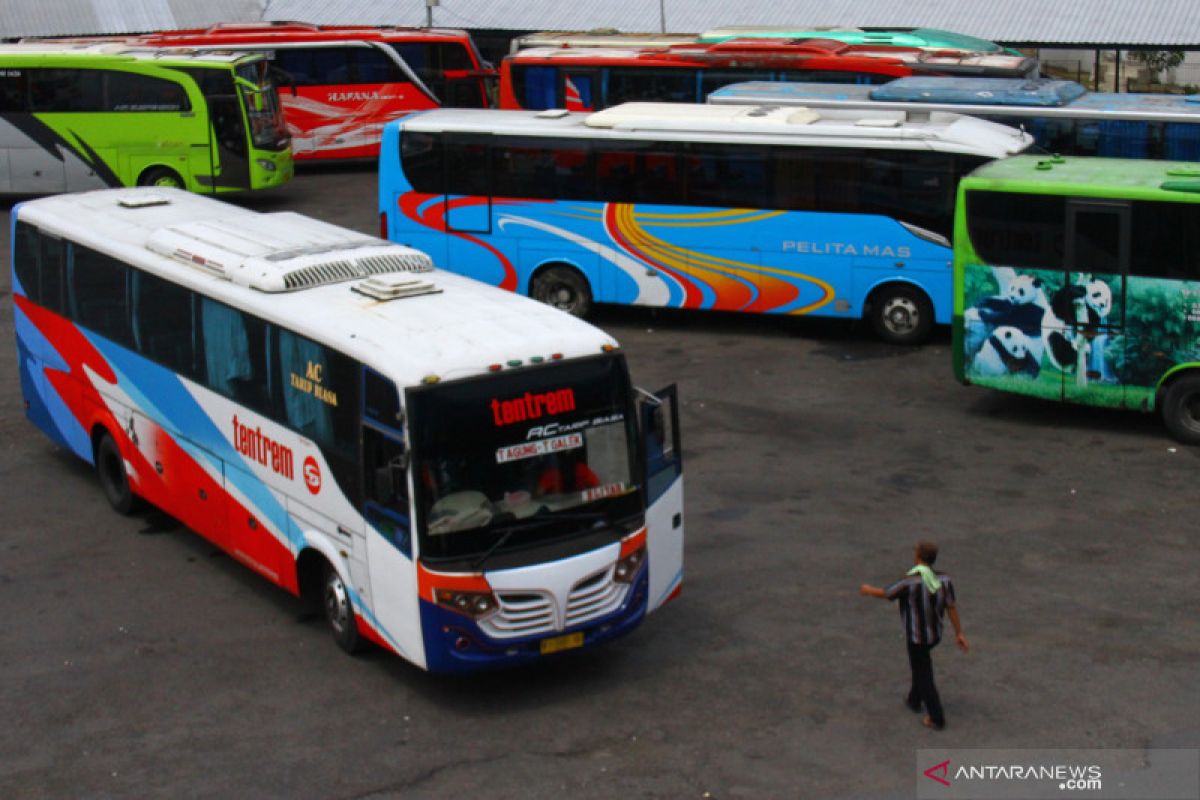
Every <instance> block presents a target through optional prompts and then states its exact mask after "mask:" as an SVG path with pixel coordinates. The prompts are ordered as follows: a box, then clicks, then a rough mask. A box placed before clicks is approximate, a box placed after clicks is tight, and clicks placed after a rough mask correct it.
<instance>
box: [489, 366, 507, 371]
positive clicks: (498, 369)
mask: <svg viewBox="0 0 1200 800" xmlns="http://www.w3.org/2000/svg"><path fill="white" fill-rule="evenodd" d="M502 369H504V365H503V364H489V365H488V372H499V371H500V370H502Z"/></svg>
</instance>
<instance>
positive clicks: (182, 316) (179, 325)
mask: <svg viewBox="0 0 1200 800" xmlns="http://www.w3.org/2000/svg"><path fill="white" fill-rule="evenodd" d="M132 294H133V337H134V341H135V342H136V344H137V349H138V352H139V353H141V354H142V355H144V356H146V357H147V358H149V359H151V360H153V361H156V362H157V363H159V364H162V365H163V366H164V367H166V368H168V369H170V370H172V371H174V372H177V373H179V374H180V375H183V376H185V377H189V378H195V377H197V375H196V347H195V326H194V325H193V324H192V304H193V302H194V296H193V295H192V292H191V291H190V290H189V289H187V288H185V287H183V286H180V285H179V284H176V283H171V282H170V281H167V280H163V279H162V278H160V277H158V276H157V275H150V274H149V273H146V272H142V271H141V270H134V272H133V287H132Z"/></svg>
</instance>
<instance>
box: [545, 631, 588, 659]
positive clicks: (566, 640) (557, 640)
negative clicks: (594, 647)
mask: <svg viewBox="0 0 1200 800" xmlns="http://www.w3.org/2000/svg"><path fill="white" fill-rule="evenodd" d="M573 647H583V631H578V632H576V633H568V634H567V635H566V636H555V637H554V638H552V639H542V642H541V648H542V655H548V654H550V653H557V652H559V651H561V650H570V649H571V648H573Z"/></svg>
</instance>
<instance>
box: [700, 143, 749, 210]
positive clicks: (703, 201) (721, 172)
mask: <svg viewBox="0 0 1200 800" xmlns="http://www.w3.org/2000/svg"><path fill="white" fill-rule="evenodd" d="M769 153H770V148H769V147H767V146H765V145H762V146H758V145H751V146H740V147H739V146H735V145H724V144H709V143H690V144H688V145H687V147H686V148H685V150H684V155H683V169H684V173H685V174H686V178H685V187H686V191H685V195H684V203H685V204H687V205H697V206H731V207H735V208H758V207H762V206H763V205H764V204H766V203H768V202H769V195H770V185H771V181H770V178H769V175H768V171H767V170H768V164H769V163H770V162H769Z"/></svg>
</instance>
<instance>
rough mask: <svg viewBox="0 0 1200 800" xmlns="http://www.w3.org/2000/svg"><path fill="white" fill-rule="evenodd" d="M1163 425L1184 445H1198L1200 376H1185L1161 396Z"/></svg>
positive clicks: (1199, 431) (1199, 438)
mask: <svg viewBox="0 0 1200 800" xmlns="http://www.w3.org/2000/svg"><path fill="white" fill-rule="evenodd" d="M1161 412H1162V418H1163V424H1164V425H1166V426H1167V430H1168V431H1170V433H1171V435H1172V436H1174V437H1175V438H1176V439H1178V440H1179V441H1181V442H1183V443H1184V444H1200V375H1185V376H1184V377H1182V378H1179V379H1177V380H1175V381H1174V382H1172V383H1171V385H1170V386H1168V387H1167V391H1166V393H1165V394H1164V395H1163V401H1162V407H1161Z"/></svg>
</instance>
